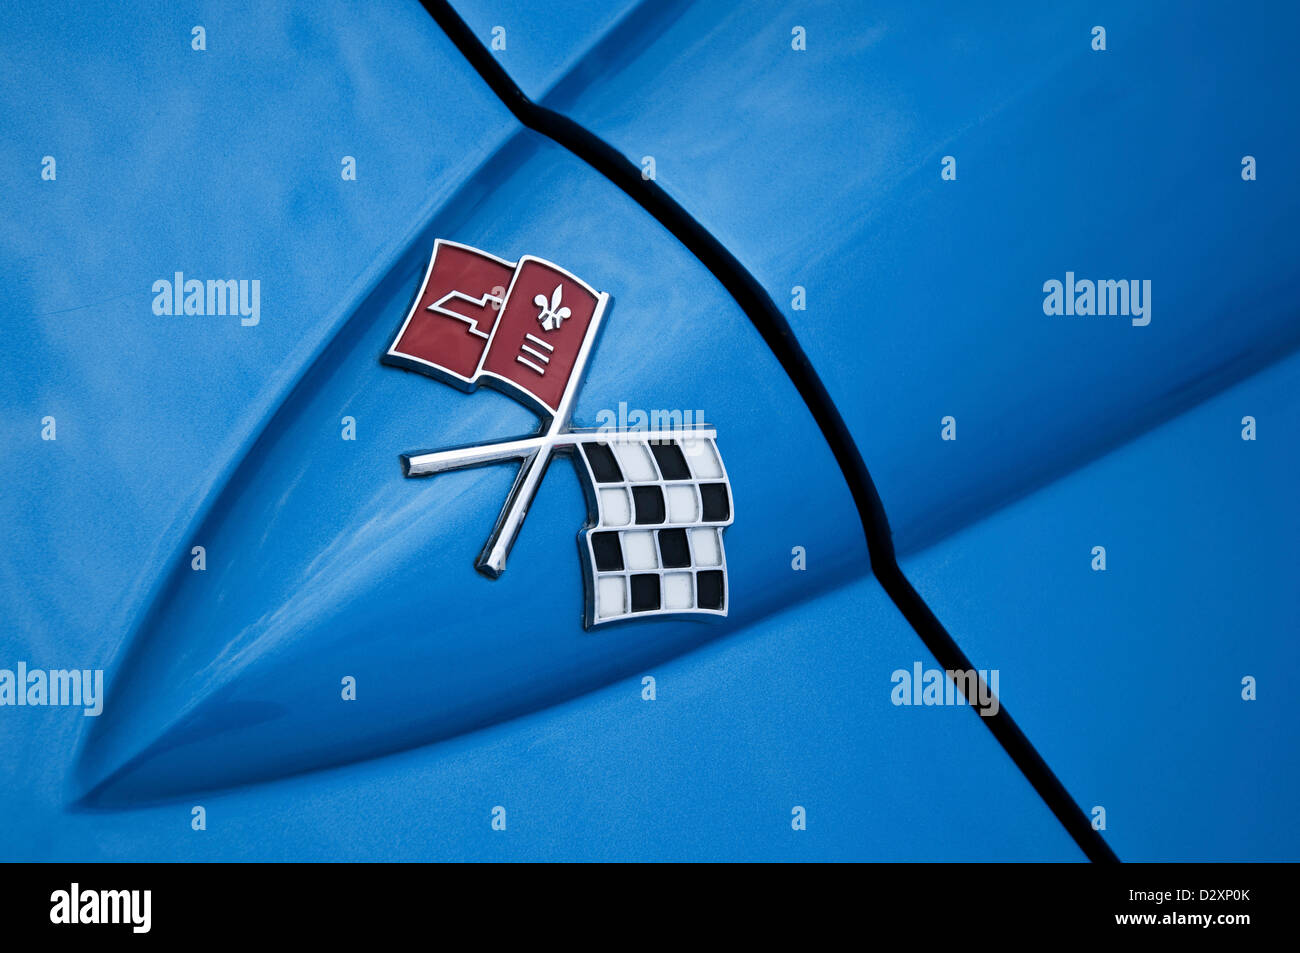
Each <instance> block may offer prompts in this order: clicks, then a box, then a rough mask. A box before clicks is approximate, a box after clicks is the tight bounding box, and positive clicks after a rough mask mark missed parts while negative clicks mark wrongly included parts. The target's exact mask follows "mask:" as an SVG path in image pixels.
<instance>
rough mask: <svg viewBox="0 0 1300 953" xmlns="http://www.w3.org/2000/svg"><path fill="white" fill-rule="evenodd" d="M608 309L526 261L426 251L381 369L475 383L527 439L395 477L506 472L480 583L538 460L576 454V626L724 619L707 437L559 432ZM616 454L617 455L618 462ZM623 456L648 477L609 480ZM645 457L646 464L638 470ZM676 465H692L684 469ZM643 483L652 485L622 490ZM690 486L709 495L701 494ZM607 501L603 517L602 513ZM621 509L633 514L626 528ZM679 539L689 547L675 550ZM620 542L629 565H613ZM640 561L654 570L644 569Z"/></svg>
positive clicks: (416, 457) (419, 457)
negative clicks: (495, 393) (583, 497)
mask: <svg viewBox="0 0 1300 953" xmlns="http://www.w3.org/2000/svg"><path fill="white" fill-rule="evenodd" d="M609 302H610V297H609V295H608V294H607V293H605V292H598V291H596V290H595V289H594V288H592V287H591V286H590V285H587V284H586V283H585V282H583V281H582V280H581V279H579V278H577V277H576V276H574V275H572V274H571V273H569V272H567V271H565V270H564V269H562V268H560V267H559V266H557V265H554V264H552V263H551V262H548V261H545V260H543V259H540V258H536V257H534V256H529V255H525V256H523V257H522V258H520V259H519V260H518V261H516V262H511V261H507V260H505V259H502V258H498V257H496V256H494V255H491V254H489V253H487V252H483V251H481V250H479V249H476V248H471V247H470V246H467V245H461V244H459V243H457V242H450V241H446V240H444V239H439V240H438V241H437V242H435V244H434V251H433V255H432V257H431V258H430V261H429V267H428V270H427V271H426V273H425V277H424V282H423V284H422V285H421V288H420V291H419V292H418V294H417V295H416V297H415V301H414V302H413V303H412V306H411V310H410V312H409V313H408V315H407V317H406V320H405V322H404V323H403V324H402V327H401V329H400V330H399V331H398V333H397V336H396V337H395V338H394V340H393V343H392V345H391V346H390V347H389V349H388V351H387V353H386V354H385V355H384V360H385V362H387V363H390V364H395V365H397V366H400V367H405V368H408V369H410V370H415V371H419V372H421V373H424V374H429V375H431V376H433V377H436V378H438V379H440V380H443V381H445V382H446V383H449V384H452V385H453V386H455V387H458V388H460V389H462V390H470V391H472V390H474V389H475V388H476V387H478V386H479V385H480V384H487V385H488V386H491V387H494V388H496V389H498V390H501V391H503V392H504V393H506V394H509V395H510V396H512V397H514V398H516V399H517V400H519V401H521V402H522V403H523V404H525V405H526V406H528V407H529V408H530V409H532V410H533V411H534V412H535V413H537V414H538V417H539V419H540V428H539V430H538V431H537V432H536V433H535V434H533V435H531V436H527V437H517V438H514V439H509V440H501V441H497V442H494V443H486V444H476V445H473V446H462V447H455V448H451V449H447V450H437V451H431V452H421V453H413V454H402V455H401V457H400V459H401V463H402V470H403V473H404V474H405V475H406V476H408V477H425V476H432V475H434V474H436V473H445V472H448V471H451V470H461V469H466V468H469V467H478V466H485V465H488V464H493V463H500V462H506V461H513V460H517V461H519V471H518V473H517V474H516V476H515V480H514V484H513V486H512V487H511V489H510V493H509V495H508V497H507V498H506V501H505V504H504V505H503V507H502V509H501V512H500V514H499V515H498V517H497V520H496V524H495V525H494V526H493V528H492V532H491V535H490V536H489V537H488V540H487V542H486V543H485V545H484V546H483V549H482V551H481V552H480V553H479V556H478V559H477V560H476V561H475V567H476V568H477V569H478V570H479V572H481V573H483V574H484V575H486V576H488V577H490V578H493V579H495V578H498V577H499V576H500V575H501V574H502V573H503V572H505V569H506V560H507V558H508V557H509V555H510V550H511V548H512V547H513V546H514V543H515V540H516V539H517V538H518V536H519V531H520V529H521V527H522V526H523V522H524V518H525V517H526V516H527V514H528V509H529V507H530V506H531V505H532V502H533V498H534V497H535V496H536V494H537V490H538V488H539V487H540V485H541V482H542V479H543V477H544V476H545V474H546V470H547V467H548V466H549V464H550V462H551V458H552V457H553V456H554V455H556V454H568V455H575V453H576V451H577V450H578V448H580V447H581V448H584V449H583V451H582V452H581V453H576V455H577V457H579V458H583V459H584V460H585V463H583V464H580V465H579V471H580V473H585V474H586V479H585V483H586V484H590V485H588V486H587V487H586V489H587V490H588V494H589V503H590V516H591V520H590V521H589V523H588V525H587V529H586V530H585V531H584V534H583V545H584V547H585V549H586V552H587V554H588V559H589V561H590V563H589V572H590V575H589V578H588V579H587V582H588V583H589V584H590V589H589V593H588V595H589V599H588V615H587V620H588V625H591V624H594V623H596V622H605V621H613V620H615V619H616V618H617V617H622V616H626V615H627V614H629V613H639V614H643V615H645V614H666V613H669V612H672V611H677V612H689V613H692V614H715V615H725V614H726V602H727V599H726V587H725V562H724V559H723V555H722V542H721V530H722V529H723V528H725V526H727V525H729V524H730V522H731V510H730V494H729V488H728V486H727V483H726V475H725V470H724V469H723V468H722V464H721V459H720V457H718V456H717V449H716V445H715V439H716V436H717V432H716V431H715V430H713V429H712V428H708V427H700V426H696V427H690V426H687V427H685V428H675V429H655V430H637V431H613V432H610V431H608V430H606V429H598V430H574V429H573V428H572V417H573V407H574V403H575V400H576V398H577V393H578V389H579V387H580V386H581V384H582V379H583V376H584V373H585V371H586V368H587V365H588V363H589V362H590V360H591V354H592V350H593V348H594V346H595V341H596V338H597V336H598V334H599V331H600V327H601V322H602V320H603V318H604V317H605V314H606V311H607V309H608V306H609ZM629 444H639V445H640V449H639V450H636V449H634V448H629V447H627V446H626V445H629ZM615 447H619V448H621V449H619V450H618V453H617V454H616V453H614V448H615ZM652 447H654V451H653V454H652V453H651V448H652ZM697 448H698V449H697ZM624 451H626V452H627V453H631V454H633V457H629V458H628V459H627V460H626V461H625V463H627V464H628V465H632V463H631V461H632V459H633V458H634V457H636V454H643V455H644V457H643V459H644V460H645V461H646V464H647V465H648V466H649V467H650V469H649V470H645V469H644V467H636V466H634V465H633V469H631V470H620V468H619V464H618V463H617V462H615V461H616V459H621V458H622V455H623V454H624ZM683 454H686V455H687V456H683ZM665 455H666V456H665ZM651 456H654V457H656V458H659V461H658V463H654V464H651V463H649V459H650V457H651ZM688 457H690V458H691V459H693V460H698V462H695V463H688V462H687V458H688ZM594 461H595V462H594ZM600 461H607V462H603V463H601V462H600ZM598 464H599V465H598ZM661 471H662V472H661ZM647 479H648V480H649V484H654V485H653V486H652V485H649V484H646V485H641V486H638V487H633V485H632V484H633V483H635V482H637V481H643V480H647ZM700 480H703V481H704V482H706V483H709V484H710V485H708V486H703V487H701V486H700V485H699V481H700ZM593 481H594V482H593ZM693 481H694V482H693ZM595 484H600V487H599V488H598V487H597V486H596V485H595ZM620 487H621V489H620ZM609 493H613V494H614V497H610V498H609V499H610V501H611V502H609V503H608V505H611V506H614V509H613V510H608V509H607V502H606V494H609ZM647 494H648V495H647ZM683 494H685V495H683ZM706 497H707V499H706ZM614 500H622V501H623V503H622V504H621V505H615V503H614V502H612V501H614ZM633 502H635V504H636V505H635V513H633V514H632V515H628V513H629V512H630V511H629V510H628V509H627V507H629V506H631V505H632V503H633ZM643 507H644V510H643ZM615 527H618V529H614V528H615ZM688 531H689V533H690V534H702V535H698V536H697V535H691V536H690V537H689V538H688ZM665 534H667V535H665ZM625 537H626V539H625ZM652 538H653V539H654V540H656V541H654V542H651V539H652ZM625 543H626V545H629V546H632V547H633V550H634V552H632V551H629V552H627V553H625V552H624V551H623V547H624V545H625ZM697 550H698V551H697ZM652 551H653V553H655V554H657V555H655V556H654V559H655V560H657V562H656V563H655V565H653V566H647V565H646V559H647V554H649V553H650V552H652ZM625 556H626V558H625ZM652 577H653V578H652ZM688 577H689V578H688Z"/></svg>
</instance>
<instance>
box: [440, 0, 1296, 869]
mask: <svg viewBox="0 0 1300 953" xmlns="http://www.w3.org/2000/svg"><path fill="white" fill-rule="evenodd" d="M458 6H464V7H466V8H468V9H470V10H477V9H478V8H480V7H482V6H493V5H492V4H483V3H475V2H470V0H459V2H458ZM498 6H499V5H498ZM487 15H491V14H487ZM1098 24H1100V25H1104V26H1105V27H1106V29H1107V31H1108V35H1107V50H1106V51H1105V52H1094V51H1093V50H1092V49H1091V48H1090V40H1091V29H1092V27H1093V26H1094V25H1098ZM796 25H799V26H803V27H805V28H806V30H807V46H808V48H807V50H806V51H805V52H795V51H793V50H792V49H791V47H790V39H791V30H792V28H793V27H794V26H796ZM1298 26H1300V8H1297V7H1296V6H1295V5H1294V4H1284V3H1276V4H1263V5H1256V6H1252V7H1249V8H1241V7H1239V6H1231V5H1224V4H1208V3H1197V4H1189V3H1181V2H1180V3H1158V4H1128V3H1086V4H1085V3H1068V4H1062V3H1055V4H1040V3H1020V4H1001V5H997V6H996V8H990V7H989V5H977V4H916V3H902V2H899V3H874V2H873V3H869V4H867V3H863V4H857V5H855V6H846V5H845V4H843V3H829V2H827V3H805V2H800V3H797V4H796V3H785V2H780V0H766V2H756V3H746V4H744V5H734V6H733V5H730V4H712V3H697V4H693V5H691V6H690V7H689V8H687V9H686V10H685V11H684V12H681V11H679V10H677V9H676V8H674V9H673V10H672V11H671V13H670V14H667V15H665V17H664V21H663V22H662V23H661V24H660V25H659V27H658V28H657V29H656V30H654V31H651V32H649V33H648V34H647V38H646V41H645V42H644V43H642V44H640V45H636V44H630V45H628V46H627V47H626V48H622V49H618V50H612V49H608V48H602V47H593V48H592V49H591V50H590V51H589V57H588V60H587V65H586V70H585V73H584V75H583V77H582V79H581V82H573V83H568V84H560V85H559V86H558V87H556V88H555V89H553V90H551V91H550V92H549V93H548V94H547V97H546V99H545V102H546V104H547V105H549V106H551V107H553V108H558V109H561V110H563V111H564V112H566V113H567V114H568V115H570V116H571V117H573V118H574V119H576V120H577V121H578V122H579V123H581V124H583V125H584V126H586V127H587V128H589V129H591V130H592V131H594V132H595V133H596V134H598V135H600V136H601V137H603V138H605V139H606V140H607V141H608V142H610V143H612V144H613V145H615V146H616V147H617V148H618V149H620V150H621V151H623V152H624V154H625V155H627V156H628V157H629V158H630V159H632V160H633V161H634V162H640V161H641V157H642V156H645V155H652V156H654V157H655V160H656V172H657V181H658V182H659V184H660V185H661V186H663V187H664V188H665V189H667V190H668V192H669V193H670V194H672V195H673V196H674V197H675V198H677V199H678V201H680V202H681V203H682V205H683V206H684V207H685V208H686V209H687V210H688V211H689V212H690V213H691V214H692V215H693V216H695V217H696V218H697V220H698V221H700V222H701V223H702V224H703V225H704V226H705V227H706V228H707V229H709V230H710V231H711V232H712V233H713V234H714V235H715V236H717V237H718V238H719V239H720V240H721V241H722V243H723V244H724V245H726V246H727V248H728V249H730V250H731V251H732V252H733V253H734V254H735V255H736V256H737V257H738V258H739V260H740V261H741V262H742V263H743V264H744V265H745V266H746V267H747V268H748V269H749V270H750V271H751V272H752V273H753V274H754V275H755V276H756V277H757V278H758V279H759V281H760V282H761V283H762V284H763V285H764V286H765V287H766V288H767V290H768V292H769V293H770V295H771V297H772V298H773V300H774V301H775V302H776V303H777V305H778V306H779V307H780V308H781V309H782V310H784V311H785V312H786V313H787V316H788V318H789V320H790V322H791V324H792V326H793V327H794V329H795V332H796V334H797V336H798V338H799V340H800V342H801V343H802V345H803V347H804V348H805V349H806V351H807V352H808V354H809V356H810V357H811V359H812V362H813V364H814V366H815V367H816V369H817V370H818V372H819V373H820V375H821V377H822V379H823V380H824V381H825V382H826V384H827V387H828V388H829V390H830V393H831V396H832V397H833V398H834V400H835V402H836V404H837V406H838V408H839V410H840V412H841V413H842V414H843V416H844V417H845V419H846V421H847V423H848V426H849V428H850V430H851V431H852V434H853V437H854V438H855V440H856V442H857V444H858V447H859V449H860V450H861V451H862V453H863V455H864V457H865V459H866V463H867V466H868V467H869V468H870V470H871V473H872V475H873V477H874V479H875V482H876V484H877V486H878V488H879V490H880V493H881V496H882V498H883V501H884V505H885V509H886V512H887V514H888V516H889V518H890V521H891V525H892V528H893V531H894V539H895V543H896V546H897V548H898V550H899V552H900V553H902V554H903V555H904V557H905V558H904V560H903V563H902V565H903V569H904V571H905V572H906V573H907V574H908V575H909V577H910V578H912V579H913V580H914V581H915V582H916V584H917V586H918V587H919V588H920V590H921V593H922V595H923V596H924V597H925V598H926V599H927V601H928V602H929V604H930V605H931V607H932V608H933V609H934V610H935V611H936V613H937V614H938V616H939V618H940V619H941V620H942V621H943V622H944V623H945V624H946V625H947V627H948V628H949V630H950V631H951V632H952V633H953V635H954V637H955V638H956V639H957V641H958V642H959V644H961V645H962V646H963V647H964V648H965V649H966V650H967V651H968V653H970V654H972V655H973V656H976V658H977V662H978V664H979V665H981V666H993V667H998V668H1000V669H1001V672H1002V690H1003V694H1004V695H1005V697H1006V700H1007V704H1008V707H1009V708H1010V709H1011V710H1012V711H1013V713H1015V715H1016V716H1017V718H1018V720H1019V721H1020V722H1021V723H1022V725H1023V726H1024V727H1025V728H1026V730H1027V733H1028V735H1029V737H1030V738H1031V739H1032V740H1033V741H1034V742H1035V743H1036V744H1038V745H1039V746H1040V749H1041V750H1042V752H1043V753H1044V755H1045V756H1046V758H1047V760H1048V763H1049V764H1050V765H1051V766H1052V767H1053V768H1055V769H1056V770H1057V771H1058V772H1060V773H1061V775H1062V777H1063V778H1064V780H1065V781H1066V783H1067V785H1068V786H1069V788H1070V789H1071V791H1072V793H1073V794H1074V795H1075V796H1076V798H1077V799H1078V801H1079V803H1081V804H1082V805H1083V806H1084V807H1085V808H1091V806H1092V805H1094V804H1102V805H1105V806H1108V807H1109V808H1110V810H1111V819H1110V826H1109V828H1108V830H1107V832H1106V836H1107V838H1108V839H1109V840H1110V841H1111V843H1112V844H1113V845H1114V846H1115V847H1116V849H1117V850H1118V851H1119V853H1120V855H1121V856H1123V857H1128V858H1131V859H1156V858H1199V859H1228V858H1235V859H1255V858H1262V857H1277V858H1287V859H1295V858H1296V857H1297V856H1300V829H1298V828H1297V826H1296V823H1295V821H1294V817H1293V802H1294V792H1295V790H1296V781H1297V776H1296V773H1295V771H1296V769H1295V765H1296V764H1297V763H1300V757H1298V755H1300V744H1298V742H1300V736H1297V733H1296V731H1295V727H1294V719H1288V718H1287V716H1286V714H1285V711H1286V710H1285V708H1284V701H1283V692H1284V691H1285V689H1284V688H1282V687H1281V686H1282V685H1283V682H1282V681H1277V680H1278V679H1283V680H1284V679H1285V673H1288V672H1290V671H1293V670H1294V668H1295V663H1296V661H1297V657H1296V650H1295V648H1294V645H1295V639H1294V628H1295V619H1296V618H1297V608H1298V603H1297V596H1296V591H1297V590H1296V586H1295V583H1294V577H1295V570H1296V568H1297V561H1296V556H1295V542H1294V541H1295V538H1296V533H1295V530H1296V528H1297V526H1296V522H1297V520H1296V514H1297V512H1300V511H1298V510H1297V507H1296V505H1295V501H1294V488H1293V486H1291V485H1289V484H1293V483H1294V474H1295V472H1296V469H1297V467H1296V463H1297V459H1296V453H1297V451H1296V449H1295V440H1294V434H1295V432H1296V423H1297V421H1296V419H1295V413H1294V397H1293V395H1294V393H1295V391H1296V371H1295V359H1294V358H1290V359H1287V355H1289V354H1291V353H1292V352H1294V351H1295V349H1296V345H1297V343H1300V316H1298V311H1297V305H1296V301H1297V295H1298V293H1300V277H1298V273H1297V271H1296V268H1295V262H1296V261H1297V259H1298V258H1300V237H1298V235H1300V233H1297V231H1296V228H1295V221H1296V218H1297V213H1300V181H1297V179H1296V177H1295V176H1293V175H1291V174H1290V171H1289V162H1290V160H1291V157H1292V156H1294V155H1296V154H1297V151H1300V126H1297V124H1296V123H1295V122H1294V121H1292V119H1291V117H1292V116H1293V115H1294V114H1295V112H1296V108H1297V100H1296V96H1297V92H1298V91H1300V61H1298V60H1297V59H1296V57H1295V53H1294V42H1293V37H1294V36H1295V35H1296V32H1297V27H1298ZM557 32H558V31H557ZM946 155H951V156H954V157H955V158H956V160H957V171H958V176H957V179H956V180H955V181H942V180H941V178H940V169H941V159H942V157H944V156H946ZM1245 155H1253V156H1255V157H1256V158H1257V160H1258V163H1259V178H1258V181H1253V182H1246V181H1243V180H1242V178H1241V174H1240V173H1241V160H1242V157H1243V156H1245ZM1066 271H1074V272H1076V273H1077V274H1078V276H1079V277H1088V278H1094V279H1096V278H1143V279H1150V280H1151V281H1152V283H1153V304H1154V308H1153V312H1152V321H1151V323H1150V325H1149V326H1146V327H1133V326H1131V324H1130V323H1129V321H1128V320H1127V319H1125V318H1117V317H1063V316H1062V317H1048V316H1046V315H1045V314H1044V313H1043V309H1042V302H1043V297H1044V295H1043V291H1042V286H1043V282H1044V281H1046V280H1048V279H1051V278H1056V279H1063V278H1064V275H1065V272H1066ZM795 285H802V286H804V287H805V288H806V289H807V302H808V306H807V310H806V311H796V310H793V309H792V308H791V302H792V296H791V289H792V287H793V286H795ZM1283 359H1287V363H1285V364H1282V363H1279V364H1276V365H1274V363H1273V362H1279V361H1282V360H1283ZM1246 414H1253V415H1256V416H1257V417H1259V419H1260V420H1262V421H1264V420H1266V421H1268V423H1267V426H1266V427H1265V429H1264V431H1263V434H1264V435H1263V436H1262V437H1261V440H1260V442H1258V443H1248V442H1243V441H1241V440H1240V437H1239V431H1240V429H1241V423H1240V419H1241V417H1242V416H1244V415H1246ZM946 415H952V416H954V417H955V418H956V420H957V436H958V439H957V440H956V441H955V442H946V441H942V440H941V439H940V420H941V418H942V417H944V416H946ZM1153 428H1154V429H1153ZM1139 436H1140V437H1141V439H1140V441H1139V442H1137V443H1134V444H1128V441H1130V440H1133V439H1134V438H1135V437H1139ZM1098 457H1101V458H1102V459H1100V460H1099V461H1098V462H1096V463H1092V464H1091V465H1090V464H1089V462H1090V461H1093V460H1097V458H1098ZM1036 490H1037V492H1035V491H1036ZM1029 493H1032V494H1033V495H1032V496H1030V497H1029V498H1028V499H1025V500H1024V501H1023V502H1020V503H1016V501H1017V500H1018V499H1020V498H1022V497H1024V496H1025V495H1026V494H1029ZM981 520H982V522H981ZM967 527H968V528H967ZM963 528H966V529H963ZM1096 544H1106V545H1108V547H1109V548H1110V552H1111V556H1110V559H1111V566H1110V569H1109V570H1108V573H1107V574H1105V575H1101V574H1094V573H1092V572H1091V571H1090V570H1089V569H1088V563H1089V560H1090V555H1089V552H1090V549H1091V547H1092V546H1093V545H1096ZM1245 674H1254V675H1256V676H1257V677H1259V678H1261V679H1268V678H1270V677H1271V679H1273V680H1274V681H1273V689H1272V690H1271V692H1270V693H1269V694H1271V699H1266V696H1265V695H1264V694H1263V693H1261V700H1260V701H1259V702H1258V703H1256V704H1254V705H1251V704H1247V703H1245V702H1243V701H1242V700H1241V699H1240V697H1239V693H1240V690H1241V686H1240V678H1241V677H1242V676H1243V675H1245Z"/></svg>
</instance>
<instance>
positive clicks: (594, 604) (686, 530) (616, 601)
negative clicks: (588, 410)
mask: <svg viewBox="0 0 1300 953" xmlns="http://www.w3.org/2000/svg"><path fill="white" fill-rule="evenodd" d="M580 456H581V459H582V463H580V464H579V467H578V469H579V470H580V471H583V472H585V475H586V477H587V479H588V481H589V485H588V487H587V491H588V492H587V497H588V500H589V509H590V514H589V516H590V520H591V523H590V524H589V526H588V528H587V529H586V530H585V531H584V532H583V534H582V544H583V547H584V549H585V550H586V553H587V557H588V560H589V570H588V580H587V582H588V598H587V624H588V625H599V624H601V623H604V622H614V621H617V620H620V619H628V618H645V617H648V616H656V615H685V614H705V615H717V616H725V615H726V614H727V598H728V596H727V562H726V554H725V553H724V551H723V548H722V531H723V528H724V527H727V526H730V525H731V521H732V515H733V514H732V501H731V486H730V484H729V483H728V481H727V471H726V469H725V468H724V467H723V465H722V457H721V456H720V455H719V453H718V447H717V444H716V443H715V441H714V439H713V438H712V437H701V436H696V435H692V434H691V433H689V432H683V435H682V437H681V438H680V439H675V440H671V441H667V440H655V441H652V440H648V439H646V438H639V437H638V436H637V435H636V434H635V433H615V434H610V435H609V439H608V441H605V442H586V443H583V444H582V447H581V453H580Z"/></svg>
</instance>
